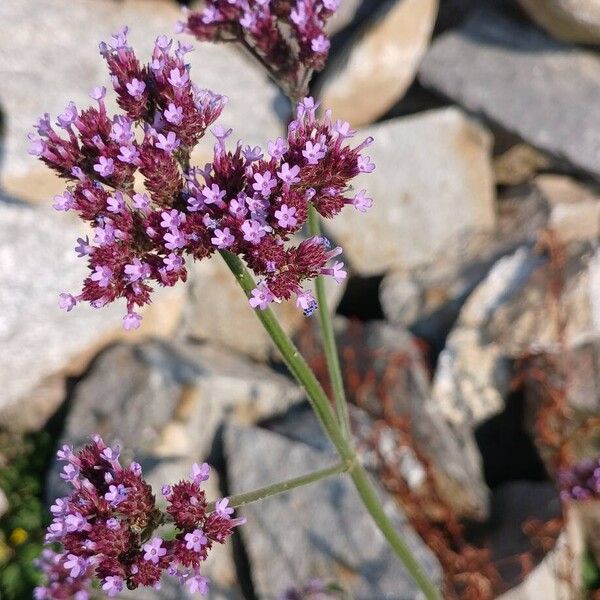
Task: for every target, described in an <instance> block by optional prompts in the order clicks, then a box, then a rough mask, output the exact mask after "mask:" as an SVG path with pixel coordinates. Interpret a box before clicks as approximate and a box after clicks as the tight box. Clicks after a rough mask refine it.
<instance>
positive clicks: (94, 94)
mask: <svg viewBox="0 0 600 600" xmlns="http://www.w3.org/2000/svg"><path fill="white" fill-rule="evenodd" d="M105 97H106V88H105V87H104V86H103V85H100V86H98V87H95V88H94V89H93V90H92V91H91V92H90V98H91V99H92V100H98V102H99V101H100V100H104V98H105Z"/></svg>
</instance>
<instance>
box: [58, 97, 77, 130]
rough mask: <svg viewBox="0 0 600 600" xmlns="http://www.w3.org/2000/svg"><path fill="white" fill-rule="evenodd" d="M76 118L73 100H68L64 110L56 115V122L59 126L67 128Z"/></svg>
mask: <svg viewBox="0 0 600 600" xmlns="http://www.w3.org/2000/svg"><path fill="white" fill-rule="evenodd" d="M76 119H77V107H76V106H75V103H74V102H69V104H68V105H67V108H65V111H64V112H63V113H62V114H61V115H59V116H58V119H57V124H58V126H59V127H62V128H64V129H68V128H69V127H70V126H71V125H72V124H73V123H74V122H75V120H76Z"/></svg>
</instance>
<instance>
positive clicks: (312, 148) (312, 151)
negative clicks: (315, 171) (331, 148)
mask: <svg viewBox="0 0 600 600" xmlns="http://www.w3.org/2000/svg"><path fill="white" fill-rule="evenodd" d="M326 154H327V149H326V148H325V147H324V146H322V145H321V144H319V142H316V143H314V144H313V142H311V141H310V140H308V142H306V145H305V146H304V150H302V156H304V158H306V160H307V161H308V164H309V165H318V164H319V162H320V161H321V160H322V159H323V158H325V155H326Z"/></svg>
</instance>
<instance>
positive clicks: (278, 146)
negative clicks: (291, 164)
mask: <svg viewBox="0 0 600 600" xmlns="http://www.w3.org/2000/svg"><path fill="white" fill-rule="evenodd" d="M268 149H269V154H270V155H271V157H272V158H274V159H275V160H279V159H281V158H283V156H284V154H285V153H286V152H287V151H288V150H289V146H288V143H287V142H286V141H285V140H284V139H283V138H280V137H278V138H277V139H276V140H275V141H274V142H269V145H268Z"/></svg>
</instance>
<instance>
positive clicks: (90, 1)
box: [0, 0, 282, 200]
mask: <svg viewBox="0 0 600 600" xmlns="http://www.w3.org/2000/svg"><path fill="white" fill-rule="evenodd" d="M180 18H181V13H180V10H179V6H178V4H177V2H174V1H170V0H124V1H118V2H115V1H114V0H77V2H69V1H67V0H63V1H57V0H2V2H0V78H1V79H2V86H1V87H0V110H1V111H2V113H3V116H4V119H5V123H4V125H5V139H4V142H3V153H4V158H3V164H2V171H1V175H2V184H3V186H4V187H5V188H6V189H8V190H10V191H12V192H13V193H18V194H20V195H21V197H25V198H27V199H33V200H39V199H43V198H45V197H47V196H49V195H51V193H58V191H55V190H58V189H60V185H61V184H60V182H59V181H58V179H56V178H55V177H54V176H52V175H51V174H50V172H49V171H48V169H46V168H45V167H43V166H42V165H41V163H39V161H36V160H34V159H33V157H31V156H29V155H28V154H27V149H28V147H29V143H28V140H27V137H26V136H27V133H29V132H30V131H31V129H32V127H33V124H34V122H35V121H36V120H37V119H38V118H39V117H40V115H42V114H43V113H44V112H49V113H50V115H51V116H52V117H53V118H54V117H56V115H57V114H58V113H60V112H62V111H63V110H64V107H65V106H66V104H67V102H69V101H70V100H73V101H74V102H75V103H76V104H77V105H78V106H79V107H82V106H83V107H86V106H88V105H91V104H92V102H93V101H91V100H90V98H89V97H88V96H87V94H88V92H89V91H90V90H91V89H92V88H93V87H95V86H97V85H108V83H109V75H108V70H107V68H106V64H105V62H104V60H103V59H102V58H101V56H100V55H99V53H98V43H99V42H100V41H102V40H110V36H111V34H112V33H114V32H115V31H117V30H118V29H119V28H120V27H121V26H123V25H129V26H130V40H131V43H132V45H133V47H134V49H135V50H136V52H137V54H138V57H139V58H140V60H141V61H142V62H146V61H148V60H149V59H150V55H151V52H152V47H153V45H154V40H155V39H156V37H157V36H159V35H163V34H166V35H170V36H172V35H173V27H174V25H175V23H176V21H178V20H179V19H180ZM40 32H43V35H40ZM178 39H180V40H181V41H185V42H186V43H190V42H192V43H193V45H194V47H195V50H194V52H193V53H191V54H190V55H188V57H189V60H190V63H191V65H192V71H191V74H192V78H193V80H194V82H195V83H196V84H198V85H199V86H200V87H206V88H209V89H212V90H214V91H215V92H218V93H221V94H224V95H226V96H227V97H228V98H229V103H228V105H227V107H226V108H225V111H224V113H223V116H222V120H221V123H222V124H223V125H224V126H227V127H233V128H234V134H233V138H234V142H235V140H237V139H242V140H244V143H248V144H252V145H255V144H261V145H264V144H265V142H266V140H267V139H271V138H274V137H277V136H278V135H280V133H281V131H282V122H281V120H280V118H279V116H278V114H277V110H276V107H277V106H278V104H279V102H280V101H279V98H280V96H279V92H278V91H277V89H276V87H275V86H274V85H273V84H272V83H270V82H269V80H268V79H267V77H266V76H265V75H264V74H263V73H262V72H261V71H260V70H259V69H258V68H257V67H255V65H253V64H252V63H250V62H249V61H248V60H247V59H246V58H245V57H244V56H242V55H241V54H240V53H239V52H238V51H237V50H235V49H234V48H233V46H225V45H218V46H217V45H214V44H202V43H200V42H196V41H195V40H194V39H193V38H191V36H178ZM107 97H109V99H110V100H111V105H110V106H109V110H111V109H112V110H114V109H115V108H116V104H115V102H114V97H113V96H111V94H110V93H109V94H108V96H107ZM208 137H212V136H208ZM211 147H212V142H210V144H209V145H208V148H211ZM201 164H203V163H201Z"/></svg>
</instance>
